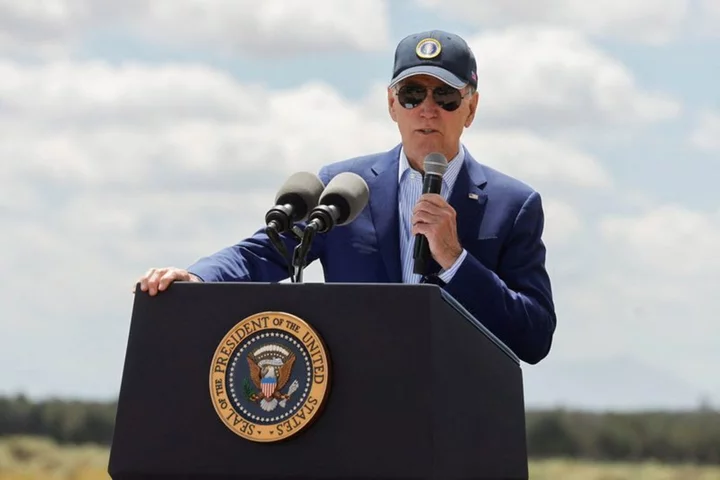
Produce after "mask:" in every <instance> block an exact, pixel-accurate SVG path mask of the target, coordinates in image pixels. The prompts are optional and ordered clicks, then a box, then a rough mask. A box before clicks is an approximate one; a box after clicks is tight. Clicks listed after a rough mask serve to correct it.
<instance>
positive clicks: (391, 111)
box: [387, 88, 397, 122]
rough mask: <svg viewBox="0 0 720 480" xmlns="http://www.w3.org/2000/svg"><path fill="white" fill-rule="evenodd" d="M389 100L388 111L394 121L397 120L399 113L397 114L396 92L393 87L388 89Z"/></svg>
mask: <svg viewBox="0 0 720 480" xmlns="http://www.w3.org/2000/svg"><path fill="white" fill-rule="evenodd" d="M387 100H388V113H389V114H390V118H392V119H393V122H397V115H396V114H395V93H394V92H393V89H392V88H388V89H387Z"/></svg>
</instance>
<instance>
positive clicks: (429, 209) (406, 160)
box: [140, 30, 556, 364]
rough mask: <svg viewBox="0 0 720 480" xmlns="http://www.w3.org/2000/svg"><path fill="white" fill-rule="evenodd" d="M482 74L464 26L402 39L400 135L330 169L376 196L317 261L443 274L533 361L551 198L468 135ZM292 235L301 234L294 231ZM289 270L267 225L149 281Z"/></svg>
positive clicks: (322, 237)
mask: <svg viewBox="0 0 720 480" xmlns="http://www.w3.org/2000/svg"><path fill="white" fill-rule="evenodd" d="M477 80H478V77H477V70H476V61H475V57H474V54H473V52H472V51H471V50H470V48H469V46H468V45H467V43H466V42H465V41H464V40H463V39H462V38H460V37H459V36H457V35H454V34H451V33H447V32H443V31H437V30H436V31H431V32H423V33H417V34H413V35H410V36H407V37H406V38H404V39H403V40H402V41H401V42H400V43H399V44H398V46H397V48H396V51H395V61H394V67H393V75H392V79H391V81H390V84H389V86H388V89H387V102H388V110H389V113H390V116H391V118H392V119H393V121H394V122H395V123H396V124H397V126H398V130H399V132H400V137H401V139H402V142H401V144H399V145H397V146H395V147H394V148H392V149H391V150H389V151H386V152H381V153H371V154H368V155H365V156H361V157H356V158H351V159H346V160H343V161H339V162H337V163H334V164H331V165H327V166H325V167H323V168H322V169H321V170H320V172H319V175H318V176H319V177H320V180H321V181H322V183H323V184H325V185H327V184H328V183H329V182H330V181H331V180H332V179H334V178H336V177H338V176H339V175H341V174H344V173H347V172H351V173H354V174H356V175H359V176H360V177H362V179H363V180H364V181H365V182H366V184H367V187H368V188H369V198H368V199H367V207H365V208H363V209H362V211H360V212H355V215H356V216H355V217H354V218H353V221H352V222H349V223H347V224H346V225H341V226H338V227H336V228H333V229H331V230H330V231H327V232H324V233H323V232H319V233H317V235H316V236H315V238H314V241H313V243H312V246H311V247H310V248H309V250H308V252H307V261H308V262H312V261H315V260H318V259H319V260H320V262H321V263H322V266H323V270H324V272H325V281H326V282H374V283H401V282H402V283H419V282H433V283H436V284H438V285H440V286H441V287H442V288H443V289H445V290H446V291H447V292H448V293H450V294H451V295H452V296H453V297H454V298H455V299H456V300H457V301H458V302H459V303H460V304H462V305H463V306H464V307H465V308H466V309H467V310H468V311H469V312H470V313H471V314H472V315H474V316H475V317H477V318H481V319H483V323H484V325H485V326H486V327H487V328H488V329H489V330H490V331H492V332H493V333H494V334H495V335H496V336H497V337H498V338H499V339H500V340H502V341H503V342H504V343H505V344H506V345H507V346H508V347H510V348H511V349H512V350H513V351H514V352H515V353H516V354H517V355H518V357H520V359H522V360H523V361H525V362H527V363H531V364H534V363H537V362H539V361H540V360H542V359H543V358H545V356H547V354H548V352H549V351H550V346H551V343H552V338H553V334H554V331H555V325H556V316H555V309H554V304H553V298H552V291H551V285H550V279H549V278H548V274H547V271H546V269H545V252H546V249H545V245H544V243H543V241H542V238H541V237H542V232H543V226H544V213H543V208H542V203H541V198H540V195H539V194H538V193H537V192H536V191H534V190H533V189H532V188H530V187H529V186H527V185H525V184H524V183H522V182H520V181H518V180H516V179H513V178H511V177H509V176H507V175H505V174H503V173H501V172H498V171H496V170H494V169H491V168H489V167H487V166H485V165H482V164H480V163H478V162H477V161H476V160H475V159H474V158H473V157H472V155H471V154H470V152H469V151H468V149H467V148H466V147H465V146H464V145H463V144H462V142H461V136H462V134H463V131H464V129H465V128H468V127H470V126H471V124H472V123H473V119H474V117H475V112H476V109H477V106H478V93H477V91H476V89H477ZM283 241H284V242H285V244H286V245H287V247H288V248H293V246H294V245H296V244H297V242H296V241H295V240H293V239H292V238H291V237H290V236H289V235H283ZM290 251H292V250H290ZM288 277H289V272H288V266H287V259H286V258H283V256H282V255H280V254H279V253H278V251H277V250H276V249H275V248H274V246H273V243H272V242H271V240H270V238H269V237H268V235H267V234H266V233H265V229H263V230H261V231H258V232H257V233H256V234H255V235H253V236H252V237H250V238H247V239H245V240H242V241H240V242H239V243H237V244H236V245H233V246H230V247H227V248H225V249H223V250H220V251H219V252H217V253H215V254H213V255H210V256H208V257H205V258H201V259H200V260H198V261H197V262H196V263H195V264H193V265H191V266H190V267H188V268H187V269H179V268H157V269H156V268H154V269H151V270H149V271H148V272H147V273H146V274H145V275H144V276H143V277H142V278H141V279H140V287H141V290H142V291H146V292H149V293H150V295H155V294H156V293H157V292H158V291H162V290H165V289H166V288H168V286H169V284H170V283H171V282H173V281H176V280H180V281H204V282H219V281H258V282H277V281H281V280H284V279H286V278H288Z"/></svg>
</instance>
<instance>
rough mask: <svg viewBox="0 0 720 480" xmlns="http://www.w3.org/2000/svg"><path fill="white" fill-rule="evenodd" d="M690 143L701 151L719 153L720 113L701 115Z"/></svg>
mask: <svg viewBox="0 0 720 480" xmlns="http://www.w3.org/2000/svg"><path fill="white" fill-rule="evenodd" d="M690 142H691V143H692V144H693V146H695V147H696V148H699V149H701V150H707V151H720V113H714V112H704V113H702V114H701V115H700V117H699V120H698V125H697V128H696V129H695V131H694V132H693V133H692V135H691V137H690Z"/></svg>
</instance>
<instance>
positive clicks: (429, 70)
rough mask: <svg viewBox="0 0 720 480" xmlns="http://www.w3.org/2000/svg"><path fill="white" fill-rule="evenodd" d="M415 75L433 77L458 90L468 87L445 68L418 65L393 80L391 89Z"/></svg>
mask: <svg viewBox="0 0 720 480" xmlns="http://www.w3.org/2000/svg"><path fill="white" fill-rule="evenodd" d="M414 75H430V76H431V77H435V78H437V79H438V80H441V81H443V82H445V83H447V84H448V85H450V86H451V87H454V88H457V89H461V88H465V87H466V86H467V82H463V81H462V80H460V78H458V76H457V75H454V74H452V73H450V72H448V71H447V70H445V69H444V68H440V67H435V66H433V65H418V66H417V67H412V68H408V69H407V70H405V71H403V72H402V73H401V74H400V75H398V76H397V77H395V78H393V79H392V81H391V82H390V87H394V86H395V85H397V83H398V82H400V81H402V80H405V79H406V78H408V77H412V76H414Z"/></svg>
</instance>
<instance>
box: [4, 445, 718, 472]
mask: <svg viewBox="0 0 720 480" xmlns="http://www.w3.org/2000/svg"><path fill="white" fill-rule="evenodd" d="M107 461H108V450H107V449H106V448H104V447H99V446H95V445H88V446H73V447H68V446H59V445H57V444H56V443H55V442H53V441H52V440H49V439H45V438H35V437H6V438H0V480H30V479H33V480H34V479H47V480H53V479H63V480H96V479H109V478H110V477H109V476H108V475H107V473H106V469H107ZM530 478H531V479H533V480H550V479H553V480H559V479H560V480H565V479H568V480H575V479H577V480H626V479H627V480H715V479H718V480H720V466H717V467H694V466H683V465H663V464H658V463H648V462H646V463H594V462H587V461H577V460H562V459H554V460H542V461H532V462H530Z"/></svg>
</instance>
